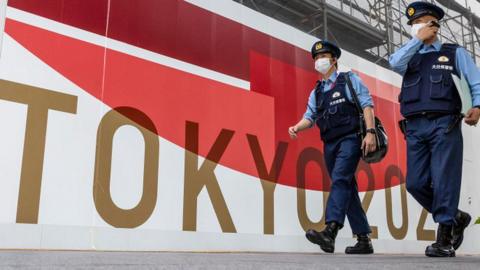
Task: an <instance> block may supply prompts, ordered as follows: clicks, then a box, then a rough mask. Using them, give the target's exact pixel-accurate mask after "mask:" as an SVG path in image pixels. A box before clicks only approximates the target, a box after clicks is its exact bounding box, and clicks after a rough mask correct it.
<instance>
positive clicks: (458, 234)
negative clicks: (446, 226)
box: [452, 210, 472, 250]
mask: <svg viewBox="0 0 480 270" xmlns="http://www.w3.org/2000/svg"><path fill="white" fill-rule="evenodd" d="M471 221H472V217H471V216H470V215H469V214H468V213H465V212H463V211H460V210H458V212H457V216H455V222H456V223H457V224H455V225H453V235H452V246H453V248H454V249H455V250H457V249H458V248H459V247H460V245H461V244H462V242H463V231H464V230H465V228H467V227H468V224H470V222H471Z"/></svg>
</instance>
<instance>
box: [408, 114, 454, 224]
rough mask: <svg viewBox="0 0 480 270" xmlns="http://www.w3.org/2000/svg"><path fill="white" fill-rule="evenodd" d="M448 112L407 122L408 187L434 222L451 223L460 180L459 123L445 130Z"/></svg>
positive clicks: (448, 120) (449, 117)
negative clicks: (449, 130) (433, 117)
mask: <svg viewBox="0 0 480 270" xmlns="http://www.w3.org/2000/svg"><path fill="white" fill-rule="evenodd" d="M452 117H453V116H450V115H447V116H443V117H439V118H436V119H428V118H426V117H418V118H414V119H409V120H408V122H407V130H406V135H407V190H408V192H409V193H410V194H411V195H412V196H413V197H414V198H415V199H416V200H417V201H418V202H419V203H420V204H421V205H422V206H423V207H424V208H425V209H426V210H428V212H430V213H432V215H433V220H434V221H435V222H437V223H442V224H447V225H451V224H454V220H455V215H456V214H457V211H458V202H459V199H460V186H461V180H462V162H463V138H462V131H461V125H460V124H459V125H457V126H456V127H455V128H454V129H453V130H452V131H451V132H450V133H448V134H447V133H445V131H446V130H447V128H448V126H449V125H450V123H451V121H452Z"/></svg>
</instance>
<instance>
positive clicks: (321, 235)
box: [305, 222, 342, 253]
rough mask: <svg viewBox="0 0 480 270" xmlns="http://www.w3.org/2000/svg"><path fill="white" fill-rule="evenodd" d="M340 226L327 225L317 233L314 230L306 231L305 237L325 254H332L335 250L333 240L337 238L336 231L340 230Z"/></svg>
mask: <svg viewBox="0 0 480 270" xmlns="http://www.w3.org/2000/svg"><path fill="white" fill-rule="evenodd" d="M341 228H342V226H341V225H340V224H338V223H336V222H330V223H327V227H326V228H325V229H324V230H323V231H321V232H317V231H315V230H312V229H310V230H308V231H307V233H306V234H305V236H306V237H307V239H308V240H309V241H310V242H312V243H314V244H317V245H319V246H320V248H321V249H322V250H323V251H325V252H327V253H333V251H334V250H335V238H336V237H337V234H338V230H340V229H341Z"/></svg>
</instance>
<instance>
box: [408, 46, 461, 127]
mask: <svg viewBox="0 0 480 270" xmlns="http://www.w3.org/2000/svg"><path fill="white" fill-rule="evenodd" d="M457 48H458V45H456V44H443V45H442V48H441V50H440V51H438V52H429V53H424V54H420V53H416V54H415V55H414V56H413V58H412V59H411V60H410V62H409V63H408V67H407V71H406V73H405V75H404V76H403V83H402V91H401V92H400V96H399V102H400V111H401V113H402V115H403V116H404V117H406V118H408V117H409V116H414V115H418V114H421V113H424V112H435V113H446V114H457V113H459V112H460V111H461V108H462V102H461V100H460V96H459V94H458V92H457V88H456V87H455V84H454V82H453V79H452V76H451V74H455V75H457V76H458V74H459V72H458V71H457V68H456V50H457Z"/></svg>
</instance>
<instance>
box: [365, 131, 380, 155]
mask: <svg viewBox="0 0 480 270" xmlns="http://www.w3.org/2000/svg"><path fill="white" fill-rule="evenodd" d="M362 150H363V155H364V156H366V155H367V154H368V153H370V152H374V151H375V150H377V138H376V136H375V134H372V133H367V135H366V136H365V138H364V139H363V142H362Z"/></svg>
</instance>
